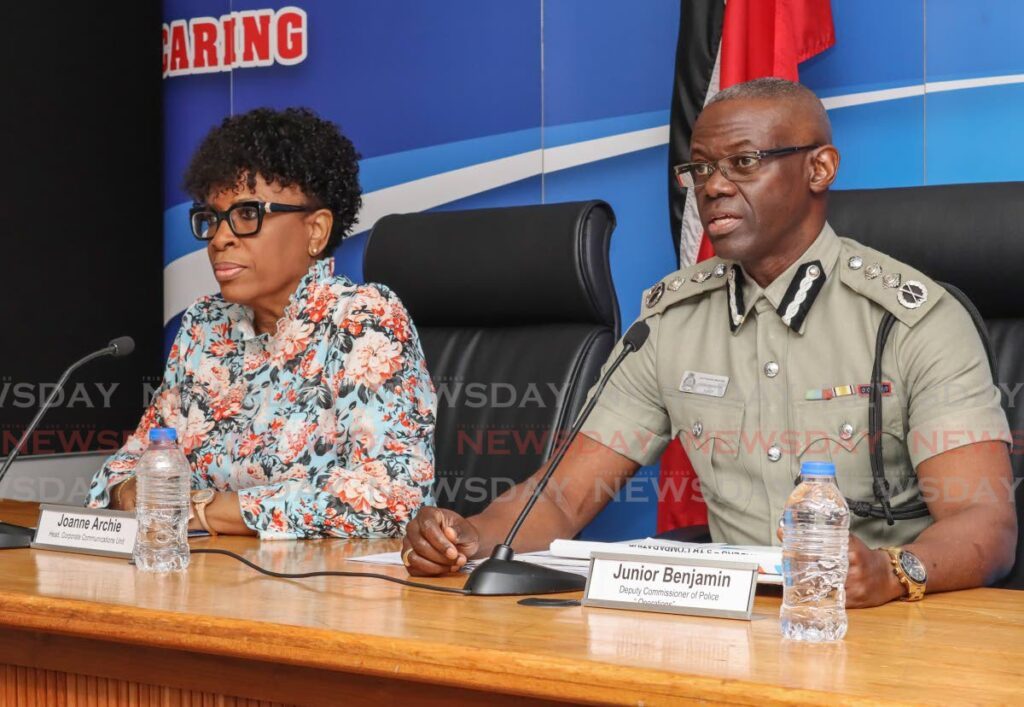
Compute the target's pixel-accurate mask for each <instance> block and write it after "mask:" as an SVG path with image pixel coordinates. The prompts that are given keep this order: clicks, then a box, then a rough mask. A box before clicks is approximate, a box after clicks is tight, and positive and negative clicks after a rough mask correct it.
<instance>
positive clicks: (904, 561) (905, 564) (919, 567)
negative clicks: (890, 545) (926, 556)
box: [900, 550, 928, 584]
mask: <svg viewBox="0 0 1024 707" xmlns="http://www.w3.org/2000/svg"><path fill="white" fill-rule="evenodd" d="M900 567H902V568H903V571H904V572H906V573H907V576H908V577H910V579H911V580H913V581H914V582H917V583H918V584H924V583H925V582H926V581H927V579H928V572H927V571H926V570H925V568H924V565H923V564H922V563H921V560H919V559H917V555H915V554H914V553H912V552H907V551H906V550H904V551H903V552H901V553H900Z"/></svg>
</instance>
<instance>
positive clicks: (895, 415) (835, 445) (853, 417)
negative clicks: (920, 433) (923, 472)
mask: <svg viewBox="0 0 1024 707" xmlns="http://www.w3.org/2000/svg"><path fill="white" fill-rule="evenodd" d="M869 412H870V404H869V400H868V398H866V397H863V398H862V397H858V398H854V399H852V400H849V401H840V400H828V401H821V400H809V401H804V402H799V403H797V404H796V405H795V406H794V415H793V421H794V423H795V425H796V433H797V436H798V437H797V465H796V469H795V470H794V471H793V473H794V478H793V483H794V484H795V483H797V481H798V480H799V478H800V477H799V474H800V464H801V463H803V462H805V461H830V462H832V463H833V464H835V467H836V483H837V484H838V485H839V488H840V490H841V491H842V492H843V494H844V495H845V496H846V497H847V498H851V499H854V500H857V501H871V500H873V499H874V491H873V483H872V481H873V479H872V476H871V450H872V448H873V446H874V445H875V444H878V440H871V439H869V435H868V431H869V430H868V415H869ZM881 427H882V429H881V432H882V435H881V443H882V452H883V457H882V459H883V464H882V468H883V470H884V472H885V476H886V478H887V479H888V480H889V483H890V484H891V485H893V486H905V485H906V484H907V483H908V480H909V477H910V476H911V470H910V465H909V463H908V461H907V455H906V445H905V440H906V430H905V427H904V423H903V406H902V405H901V403H900V399H899V396H897V395H896V394H895V393H893V394H891V395H887V396H885V397H884V398H883V399H882V426H881ZM895 490H896V489H894V491H895Z"/></svg>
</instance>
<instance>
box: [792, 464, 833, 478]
mask: <svg viewBox="0 0 1024 707" xmlns="http://www.w3.org/2000/svg"><path fill="white" fill-rule="evenodd" d="M835 475H836V465H835V464H833V463H832V462H804V463H803V464H801V465H800V476H835Z"/></svg>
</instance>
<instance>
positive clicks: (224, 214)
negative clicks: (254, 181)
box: [188, 201, 315, 241]
mask: <svg viewBox="0 0 1024 707" xmlns="http://www.w3.org/2000/svg"><path fill="white" fill-rule="evenodd" d="M314 210H315V209H313V208H311V207H309V206H296V205H295V204H274V203H268V202H266V201H240V202H238V203H237V204H232V205H231V207H230V208H229V209H228V210H227V211H217V209H214V208H212V207H210V206H209V205H207V204H196V205H195V206H193V207H192V208H191V209H189V210H188V218H189V221H190V222H191V223H192V235H193V236H195V237H196V238H198V239H199V240H201V241H209V240H212V239H213V235H214V234H215V233H216V232H217V227H218V226H220V222H221V221H227V222H228V226H229V227H230V228H231V232H232V233H234V234H235V235H236V236H239V237H244V236H255V235H256V234H257V233H259V232H260V229H261V228H263V217H264V216H265V215H266V214H277V213H281V214H284V213H295V212H302V211H314Z"/></svg>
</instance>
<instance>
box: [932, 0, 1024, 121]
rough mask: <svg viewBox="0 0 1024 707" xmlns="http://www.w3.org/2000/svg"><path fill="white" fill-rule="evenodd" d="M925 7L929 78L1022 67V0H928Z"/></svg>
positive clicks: (970, 75)
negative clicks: (969, 0) (967, 0)
mask: <svg viewBox="0 0 1024 707" xmlns="http://www.w3.org/2000/svg"><path fill="white" fill-rule="evenodd" d="M926 12H927V16H928V44H927V46H928V57H927V61H928V81H929V82H931V81H951V80H956V79H965V78H975V77H979V76H1005V75H1008V74H1021V73H1024V49H1022V48H1021V35H1022V33H1024V3H1022V2H1019V1H1018V0H971V2H961V1H960V0H928V2H927V4H926ZM1014 105H1017V106H1020V105H1021V104H1020V102H1019V99H1018V102H1017V103H1016V104H1014ZM999 112H1010V111H1009V109H1007V108H1003V109H1001V110H1000V111H999ZM979 115H982V114H981V113H979Z"/></svg>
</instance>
